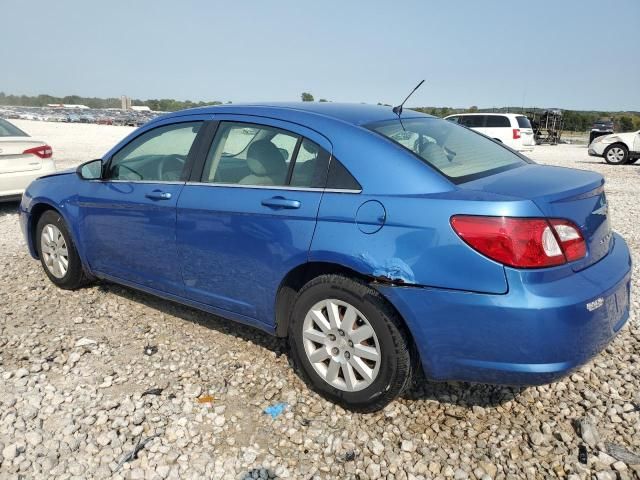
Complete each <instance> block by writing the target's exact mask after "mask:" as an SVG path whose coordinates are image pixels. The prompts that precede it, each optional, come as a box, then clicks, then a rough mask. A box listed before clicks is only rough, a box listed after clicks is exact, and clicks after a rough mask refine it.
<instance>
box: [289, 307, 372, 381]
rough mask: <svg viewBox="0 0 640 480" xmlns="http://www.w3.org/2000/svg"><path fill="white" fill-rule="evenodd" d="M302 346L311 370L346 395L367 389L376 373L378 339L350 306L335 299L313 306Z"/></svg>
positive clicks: (307, 320)
mask: <svg viewBox="0 0 640 480" xmlns="http://www.w3.org/2000/svg"><path fill="white" fill-rule="evenodd" d="M302 336H303V343H304V349H305V353H306V355H307V358H308V359H309V362H310V363H311V365H312V366H313V368H314V370H315V371H316V373H318V375H320V377H321V378H322V379H323V380H324V381H326V382H327V383H329V384H330V385H332V386H333V387H335V388H337V389H339V390H343V391H346V392H356V391H359V390H362V389H364V388H367V387H368V386H369V385H371V384H372V383H373V381H374V380H375V379H376V377H377V375H378V372H379V370H380V360H381V350H380V343H379V341H378V337H377V335H376V333H375V331H374V329H373V327H372V326H371V324H370V323H369V321H368V320H367V318H366V317H365V316H364V315H363V314H362V313H361V312H360V311H359V310H358V309H356V308H355V307H354V306H353V305H350V304H349V303H347V302H343V301H341V300H336V299H328V300H323V301H321V302H318V303H316V304H315V305H314V306H313V307H311V309H310V310H309V312H307V315H306V317H305V319H304V323H303V332H302Z"/></svg>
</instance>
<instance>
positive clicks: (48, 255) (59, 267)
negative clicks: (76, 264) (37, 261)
mask: <svg viewBox="0 0 640 480" xmlns="http://www.w3.org/2000/svg"><path fill="white" fill-rule="evenodd" d="M40 250H41V254H42V259H43V261H44V265H45V266H46V267H47V270H48V271H49V273H51V275H53V276H54V277H56V278H62V277H64V276H65V275H66V274H67V270H68V269H69V251H68V249H67V242H65V240H64V237H63V236H62V232H61V231H60V229H59V228H58V227H56V226H55V225H51V224H47V225H45V227H44V228H43V229H42V234H41V235H40Z"/></svg>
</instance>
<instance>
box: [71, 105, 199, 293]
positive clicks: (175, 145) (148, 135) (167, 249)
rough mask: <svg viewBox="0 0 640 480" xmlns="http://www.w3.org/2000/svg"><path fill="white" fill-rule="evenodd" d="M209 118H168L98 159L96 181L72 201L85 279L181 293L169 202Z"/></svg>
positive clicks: (173, 202) (177, 191) (176, 193)
mask: <svg viewBox="0 0 640 480" xmlns="http://www.w3.org/2000/svg"><path fill="white" fill-rule="evenodd" d="M209 118H210V116H209V115H207V116H202V115H198V116H192V115H190V116H184V117H178V118H172V119H170V120H169V121H165V122H163V123H160V124H154V125H152V126H150V127H149V128H146V129H141V130H139V131H137V132H135V133H134V136H133V138H128V139H127V140H125V142H123V144H122V145H121V146H120V147H119V148H117V150H116V152H115V153H113V154H112V155H110V156H109V157H108V158H106V159H105V167H104V172H103V178H102V179H101V180H96V181H87V182H83V186H82V191H81V192H79V195H78V204H79V208H80V216H81V225H82V228H81V232H82V234H81V242H82V248H83V250H84V252H85V254H86V257H87V260H88V263H89V265H90V267H91V270H92V271H93V272H95V273H97V274H98V275H102V276H106V277H107V278H109V277H113V278H114V279H116V280H120V281H124V282H125V283H132V284H134V286H136V285H137V286H142V287H146V288H150V289H154V290H157V291H160V292H165V293H170V294H174V295H181V294H182V293H183V291H184V286H183V281H182V274H181V270H180V264H179V262H178V254H177V250H176V241H175V236H176V203H177V200H178V197H179V195H180V192H181V191H182V189H183V187H184V184H185V181H186V178H187V176H188V174H189V172H190V169H191V168H192V166H193V162H194V160H195V157H196V156H197V153H198V148H197V147H198V145H199V143H198V142H197V141H196V140H197V139H198V138H199V136H200V135H203V133H201V132H204V130H206V128H204V127H203V125H204V121H205V120H207V119H209Z"/></svg>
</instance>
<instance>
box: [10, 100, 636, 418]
mask: <svg viewBox="0 0 640 480" xmlns="http://www.w3.org/2000/svg"><path fill="white" fill-rule="evenodd" d="M404 115H406V117H405V118H410V117H428V116H426V115H422V114H418V113H416V112H411V111H409V110H406V111H405V114H404ZM393 118H395V116H394V114H393V113H392V112H391V109H390V108H385V107H375V106H363V105H340V104H316V103H312V104H285V105H278V106H264V105H263V106H259V105H245V106H242V105H229V106H226V105H225V106H218V107H205V108H201V109H194V110H189V111H184V112H179V113H174V114H169V115H166V116H163V117H160V118H159V119H156V120H154V121H152V122H150V123H149V124H147V125H145V126H143V127H141V128H140V129H138V130H136V131H135V132H134V133H132V134H131V135H130V136H129V137H127V138H126V139H125V140H123V141H122V142H121V143H120V144H119V145H118V146H116V147H114V149H112V150H111V151H110V152H108V153H107V154H106V155H105V157H104V159H105V160H106V159H108V158H109V157H110V156H111V155H112V154H113V153H115V152H116V151H117V150H118V149H119V148H121V147H123V146H124V145H126V144H127V143H128V142H130V141H131V140H132V139H133V138H135V137H136V136H138V135H140V134H141V133H144V132H146V131H148V130H150V129H152V128H155V127H157V126H159V125H166V124H170V123H174V122H178V121H189V120H194V119H195V120H202V121H204V122H209V121H212V120H233V121H239V120H243V121H247V122H254V123H264V124H268V125H272V126H275V127H279V128H283V129H285V130H289V131H292V132H294V133H296V134H298V135H301V136H304V137H306V138H309V139H310V140H312V141H314V142H316V143H317V144H319V145H320V146H322V147H323V148H324V149H326V150H327V151H328V152H330V153H331V154H332V155H333V156H334V158H336V159H338V160H339V161H340V162H341V163H343V164H344V166H345V167H346V168H347V169H348V170H349V172H350V173H351V174H352V175H353V176H354V177H355V178H356V179H357V180H358V182H359V183H360V185H361V186H362V191H361V192H353V191H351V192H339V191H332V190H322V189H316V190H296V189H291V188H280V189H273V188H269V187H261V188H234V187H229V186H219V185H194V184H189V183H186V182H180V181H178V182H173V183H171V184H159V183H138V182H121V183H117V184H116V183H114V182H110V181H105V180H101V181H84V180H81V179H80V178H79V177H78V176H77V175H75V173H73V172H61V173H58V174H56V175H50V176H47V177H43V178H41V179H39V180H36V181H35V182H33V183H32V184H31V185H30V186H29V188H28V189H27V192H26V193H25V195H24V197H23V199H22V203H21V206H20V224H21V227H22V230H23V233H24V235H25V238H26V239H27V245H28V247H29V251H30V253H31V255H32V256H34V257H37V252H36V250H35V241H34V238H33V235H32V231H33V227H34V216H33V215H32V213H33V211H34V208H35V207H37V208H40V207H41V206H42V205H47V206H50V207H51V208H55V209H56V210H58V212H60V214H61V215H62V217H63V218H64V220H65V222H66V223H67V225H68V226H69V228H70V231H71V235H72V237H73V241H74V243H75V245H76V246H77V247H78V253H79V255H80V258H81V260H82V262H83V266H84V268H85V269H86V271H87V272H88V273H91V274H93V275H95V276H96V277H99V278H105V279H108V280H111V281H114V282H118V283H121V284H124V285H127V286H131V287H134V288H138V289H141V290H144V291H147V292H150V293H153V294H155V295H159V296H162V297H165V298H169V299H171V300H174V301H178V302H180V303H183V304H186V305H190V306H193V307H196V308H199V309H202V310H205V311H208V312H211V313H215V314H217V315H222V316H224V317H226V318H229V319H232V320H234V321H238V322H241V323H245V324H248V325H252V326H255V327H257V328H260V329H262V330H264V331H266V332H269V333H274V332H275V329H276V319H275V304H276V297H277V294H278V289H279V287H280V285H281V284H282V281H283V279H284V278H285V277H286V276H287V274H288V273H289V272H291V271H292V270H294V269H296V268H299V267H301V266H304V265H305V264H306V263H307V262H318V263H328V264H334V265H339V266H341V267H345V268H348V269H352V270H354V271H355V272H357V273H358V274H360V276H362V277H364V278H371V279H372V280H373V279H374V278H376V279H378V280H380V281H378V282H373V281H372V283H371V285H372V286H373V287H374V288H377V289H378V291H379V292H380V293H381V294H382V295H383V296H384V297H385V298H386V299H387V300H388V301H389V302H390V303H391V304H392V305H393V306H394V307H395V308H396V310H397V311H398V312H399V313H400V315H401V316H402V318H403V319H404V321H405V323H406V324H407V327H408V329H409V331H410V332H411V334H412V336H413V339H414V341H415V344H416V347H417V350H418V353H419V355H420V361H421V363H422V365H423V367H424V370H425V372H426V374H427V377H429V378H433V379H438V380H447V379H456V380H468V381H478V382H489V383H512V384H529V385H530V384H539V383H545V382H548V381H552V380H554V379H556V378H558V377H560V376H562V375H565V374H566V373H567V372H569V371H570V370H571V369H573V368H575V367H577V366H579V365H581V364H582V363H584V362H586V361H588V360H589V358H591V357H592V356H593V355H595V354H597V353H598V352H599V351H601V350H602V349H603V348H604V347H605V346H606V345H607V344H608V343H609V342H610V341H611V339H612V338H613V337H614V336H615V334H616V332H618V331H619V330H620V329H621V328H622V326H623V325H624V323H625V322H626V320H627V318H628V316H629V288H630V287H629V285H630V271H631V258H630V255H629V249H628V247H627V245H626V243H625V242H624V240H623V239H622V237H620V236H618V235H611V234H610V233H609V229H610V227H609V224H608V217H607V216H606V215H602V212H606V199H605V197H604V194H603V192H602V188H601V187H602V184H603V179H602V177H601V176H600V175H598V174H596V173H593V172H584V171H578V170H571V169H565V168H559V167H547V166H540V165H535V164H528V163H523V164H522V166H520V167H518V168H514V169H512V170H508V171H504V172H502V173H498V174H494V175H491V176H488V177H484V178H481V179H477V180H474V181H470V182H467V183H462V184H459V185H455V184H453V183H451V182H450V181H449V180H447V179H446V178H445V177H444V176H442V175H441V174H439V173H438V172H437V171H436V170H434V169H432V168H430V167H429V166H428V165H426V164H425V163H423V162H421V161H419V160H418V159H417V158H416V157H415V156H413V155H412V154H410V153H409V152H408V151H407V150H405V149H403V148H402V147H400V146H399V145H397V144H394V143H393V142H391V141H389V140H388V139H385V138H383V137H382V136H381V135H378V134H375V133H373V132H371V131H370V130H368V129H366V128H363V125H365V124H368V123H370V122H374V121H380V120H389V119H393ZM456 128H462V127H456ZM157 189H162V190H163V191H168V192H169V193H171V194H172V195H171V199H170V200H168V201H163V202H154V201H152V200H149V199H148V198H147V197H146V195H147V194H148V193H150V192H153V191H154V190H157ZM275 196H282V197H284V198H287V199H291V200H294V201H296V202H299V208H296V209H274V208H269V207H268V206H265V205H263V204H262V202H263V200H265V199H269V198H272V197H275ZM597 212H600V213H597ZM456 214H467V215H494V216H518V217H558V218H568V219H570V220H572V221H573V222H574V223H576V224H577V225H578V226H579V227H580V229H581V230H582V231H583V233H584V235H585V238H586V240H587V250H588V254H587V256H586V257H585V258H584V259H582V260H579V261H577V262H573V263H571V264H566V265H561V266H558V267H554V268H547V269H539V270H517V269H513V268H505V267H504V266H503V265H501V264H499V263H497V262H494V261H492V260H489V259H488V258H486V257H484V256H483V255H481V254H479V253H478V252H476V251H475V250H473V249H471V248H470V247H469V246H468V245H467V244H465V243H464V242H463V241H462V240H461V239H460V238H459V237H458V236H457V235H456V234H455V232H454V231H453V230H452V228H451V226H450V218H451V216H452V215H456ZM389 281H390V282H389ZM600 298H602V302H603V306H602V307H600V308H598V309H595V310H593V311H589V310H588V309H587V308H586V305H587V304H589V303H591V302H593V301H595V300H597V299H600ZM285 407H286V404H276V405H274V406H272V407H269V409H267V410H268V411H267V410H265V413H267V414H269V415H272V416H273V414H272V413H271V412H274V413H275V415H276V416H277V415H278V414H280V413H282V411H283V410H284V408H285Z"/></svg>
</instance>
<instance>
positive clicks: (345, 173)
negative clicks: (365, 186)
mask: <svg viewBox="0 0 640 480" xmlns="http://www.w3.org/2000/svg"><path fill="white" fill-rule="evenodd" d="M327 188H330V189H335V190H362V187H361V186H360V184H359V183H358V181H357V180H356V179H355V178H353V175H351V174H350V173H349V170H347V169H346V168H345V167H344V165H342V163H340V162H339V161H338V160H337V159H335V158H332V159H331V163H330V164H329V176H328V178H327Z"/></svg>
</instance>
